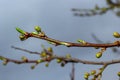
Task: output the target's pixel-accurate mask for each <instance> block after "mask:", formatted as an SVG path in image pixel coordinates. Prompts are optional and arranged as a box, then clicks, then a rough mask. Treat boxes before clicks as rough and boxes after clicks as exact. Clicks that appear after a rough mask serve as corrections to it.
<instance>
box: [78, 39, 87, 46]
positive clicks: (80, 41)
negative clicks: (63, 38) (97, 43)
mask: <svg viewBox="0 0 120 80" xmlns="http://www.w3.org/2000/svg"><path fill="white" fill-rule="evenodd" d="M77 42H79V43H82V44H83V45H85V44H86V42H85V41H84V40H81V39H78V40H77Z"/></svg>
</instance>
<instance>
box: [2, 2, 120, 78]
mask: <svg viewBox="0 0 120 80" xmlns="http://www.w3.org/2000/svg"><path fill="white" fill-rule="evenodd" d="M95 4H98V5H100V6H101V7H102V6H106V3H105V2H104V0H100V1H96V0H87V1H86V0H79V1H78V0H59V1H56V0H11V1H9V0H0V36H1V38H0V55H2V56H5V57H9V58H13V59H20V58H21V56H27V57H28V58H30V59H38V58H39V56H36V55H29V54H27V53H25V52H22V51H17V50H14V49H12V48H11V47H10V46H12V45H14V46H16V47H20V48H25V49H28V50H32V51H38V52H40V51H41V44H44V45H45V46H46V47H49V46H51V47H53V49H54V52H55V53H56V54H57V55H63V56H64V55H65V54H66V53H70V54H71V55H72V56H73V57H77V58H80V59H85V60H98V59H96V58H95V53H96V52H98V50H95V49H93V48H66V47H63V46H58V47H54V46H52V45H48V44H47V42H46V41H43V40H39V39H35V38H30V39H28V40H26V41H23V42H21V41H20V40H19V38H18V36H19V33H18V32H17V31H16V30H15V27H17V26H18V27H20V28H22V29H24V30H26V31H28V32H31V31H34V26H35V25H40V26H41V28H42V30H43V31H44V32H45V33H46V34H47V35H48V36H49V37H51V38H54V39H59V40H63V41H72V42H76V40H77V39H83V40H85V41H88V42H95V40H94V39H93V38H92V37H91V34H92V33H95V35H96V36H97V37H99V38H100V39H101V40H103V41H105V42H106V41H111V42H113V41H114V40H116V39H115V38H113V36H112V33H113V32H114V31H118V32H119V29H120V27H119V26H120V22H119V20H120V18H119V17H117V16H116V15H115V14H114V13H113V12H112V11H109V12H108V13H107V14H105V15H102V16H100V15H97V16H94V17H75V16H73V12H72V11H71V8H94V5H95ZM119 57H120V55H118V54H114V53H112V51H111V49H108V50H107V51H106V52H105V54H104V55H103V57H102V58H101V59H100V61H102V60H112V59H116V58H119ZM0 62H1V63H0V80H70V77H69V74H70V72H71V64H67V65H66V66H65V67H63V68H61V67H60V65H59V64H57V63H56V62H55V61H52V62H51V63H50V65H49V67H48V68H46V67H45V66H44V63H43V64H40V65H38V66H37V67H36V68H35V69H34V70H31V69H30V66H31V65H32V64H21V65H17V64H13V63H9V64H8V65H7V66H3V65H2V61H0ZM75 67H76V80H83V74H84V72H86V71H88V72H89V71H90V70H92V69H96V70H97V69H98V68H100V67H101V66H94V65H85V64H81V63H80V64H76V65H75ZM119 67H120V65H119V64H115V65H111V66H109V67H108V68H107V69H106V70H105V71H104V73H103V78H102V80H118V76H117V75H116V73H117V71H119ZM110 75H111V76H110Z"/></svg>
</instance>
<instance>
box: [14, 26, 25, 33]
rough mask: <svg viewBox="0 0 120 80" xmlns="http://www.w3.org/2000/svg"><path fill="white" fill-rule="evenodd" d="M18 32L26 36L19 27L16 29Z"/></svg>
mask: <svg viewBox="0 0 120 80" xmlns="http://www.w3.org/2000/svg"><path fill="white" fill-rule="evenodd" d="M16 30H17V31H18V32H19V33H21V34H23V35H24V34H26V32H25V31H24V30H22V29H20V28H19V27H16Z"/></svg>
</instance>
